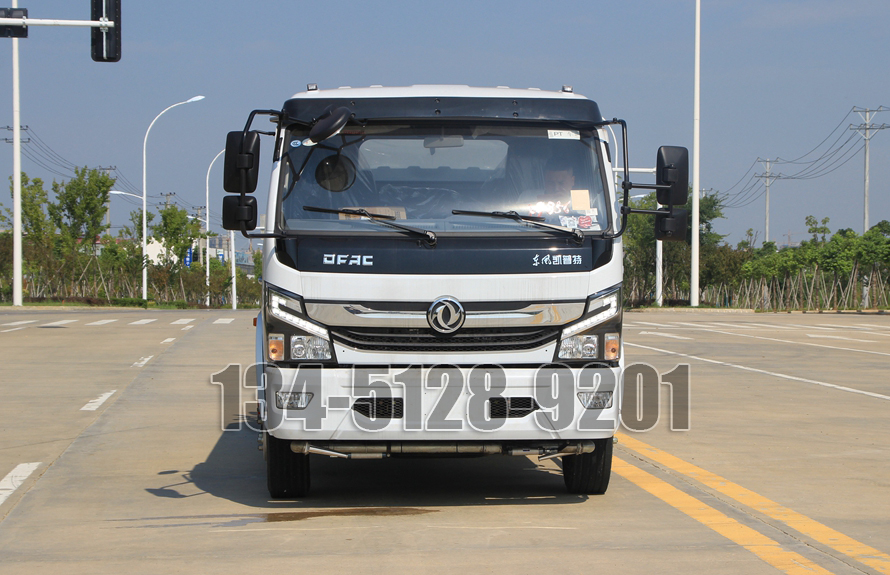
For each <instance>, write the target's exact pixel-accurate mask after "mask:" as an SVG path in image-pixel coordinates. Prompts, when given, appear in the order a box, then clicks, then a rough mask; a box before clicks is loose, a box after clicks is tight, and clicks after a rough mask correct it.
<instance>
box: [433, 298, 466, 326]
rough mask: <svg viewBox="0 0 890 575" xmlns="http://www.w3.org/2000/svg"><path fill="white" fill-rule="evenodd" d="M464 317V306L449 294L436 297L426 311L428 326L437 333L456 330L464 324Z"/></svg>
mask: <svg viewBox="0 0 890 575" xmlns="http://www.w3.org/2000/svg"><path fill="white" fill-rule="evenodd" d="M466 317H467V314H466V312H465V311H464V307H463V306H462V305H460V302H459V301H457V300H456V299H455V298H453V297H451V296H442V297H440V298H438V299H437V300H436V301H434V302H433V305H431V306H430V309H429V310H427V312H426V320H427V321H428V322H429V324H430V327H431V328H433V329H434V330H436V331H437V332H439V333H454V332H456V331H457V330H459V329H460V327H461V326H462V325H463V324H464V320H465V319H466Z"/></svg>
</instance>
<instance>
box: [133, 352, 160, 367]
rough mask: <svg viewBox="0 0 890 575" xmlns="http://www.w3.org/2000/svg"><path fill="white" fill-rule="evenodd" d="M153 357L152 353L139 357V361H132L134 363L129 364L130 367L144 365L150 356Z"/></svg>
mask: <svg viewBox="0 0 890 575" xmlns="http://www.w3.org/2000/svg"><path fill="white" fill-rule="evenodd" d="M153 357H154V356H153V355H150V356H148V357H140V358H139V361H137V362H136V363H134V364H133V365H131V366H130V367H143V366H144V365H145V364H146V363H148V362H149V360H150V359H151V358H153Z"/></svg>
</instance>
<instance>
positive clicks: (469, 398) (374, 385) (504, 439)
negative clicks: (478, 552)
mask: <svg viewBox="0 0 890 575" xmlns="http://www.w3.org/2000/svg"><path fill="white" fill-rule="evenodd" d="M621 372H622V370H621V368H620V367H604V366H595V365H591V366H587V367H584V368H569V367H566V366H563V365H545V366H542V367H521V368H519V367H515V368H514V367H500V366H496V365H484V366H475V367H471V366H454V365H436V366H424V367H419V366H412V367H390V366H368V367H353V368H321V367H319V366H311V365H306V366H301V367H300V368H278V367H272V366H268V365H267V366H266V368H265V377H263V378H262V381H263V384H262V387H260V389H259V390H258V396H259V399H260V403H261V407H260V417H261V419H262V421H263V427H264V429H265V430H266V431H267V432H269V433H271V434H272V435H273V436H275V437H277V438H280V439H289V440H302V441H308V442H324V443H325V444H327V445H334V442H341V441H342V442H355V441H373V442H424V443H429V442H433V443H435V442H443V443H454V442H464V441H477V442H487V443H495V444H504V445H507V444H511V443H515V442H522V443H523V444H524V445H531V446H533V445H538V444H542V445H543V444H547V445H552V443H553V442H554V441H557V442H558V441H577V440H590V439H605V438H609V437H612V436H613V435H614V433H615V430H616V429H617V427H618V421H619V406H620V403H621V402H620V399H621ZM579 392H584V393H590V392H603V393H606V392H611V401H610V402H608V404H607V405H604V406H603V407H601V408H592V409H586V408H585V407H584V406H583V405H582V403H581V400H580V399H579V397H578V394H579ZM282 394H303V397H302V399H304V400H305V399H307V398H308V403H307V404H306V405H305V407H302V408H300V409H295V408H287V407H283V406H282V403H281V401H282V399H287V397H288V396H287V395H282ZM310 396H311V397H310ZM289 397H291V398H293V397H294V396H293V395H292V396H289Z"/></svg>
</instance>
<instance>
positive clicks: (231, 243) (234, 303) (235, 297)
mask: <svg viewBox="0 0 890 575" xmlns="http://www.w3.org/2000/svg"><path fill="white" fill-rule="evenodd" d="M229 254H230V255H231V256H232V258H231V259H232V309H238V290H237V289H236V286H235V279H236V278H235V232H233V231H232V230H229Z"/></svg>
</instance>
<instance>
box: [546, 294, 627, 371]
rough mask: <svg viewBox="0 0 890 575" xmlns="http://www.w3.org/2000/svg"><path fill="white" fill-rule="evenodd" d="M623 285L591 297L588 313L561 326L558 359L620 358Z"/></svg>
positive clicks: (610, 359)
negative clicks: (573, 321) (564, 326)
mask: <svg viewBox="0 0 890 575" xmlns="http://www.w3.org/2000/svg"><path fill="white" fill-rule="evenodd" d="M620 326H621V287H620V286H617V287H614V288H609V289H608V290H605V291H604V292H601V293H600V294H598V295H596V296H594V297H592V298H590V300H589V301H588V303H587V310H586V314H585V316H584V317H583V318H582V319H581V320H580V321H579V322H577V323H574V324H572V325H570V326H568V327H566V328H565V329H563V330H562V337H561V339H560V342H559V351H558V352H557V354H556V356H557V358H558V359H568V360H592V359H603V360H608V361H613V360H617V359H618V357H619V355H620V349H621V333H620V329H621V327H620Z"/></svg>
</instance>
